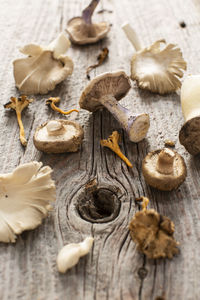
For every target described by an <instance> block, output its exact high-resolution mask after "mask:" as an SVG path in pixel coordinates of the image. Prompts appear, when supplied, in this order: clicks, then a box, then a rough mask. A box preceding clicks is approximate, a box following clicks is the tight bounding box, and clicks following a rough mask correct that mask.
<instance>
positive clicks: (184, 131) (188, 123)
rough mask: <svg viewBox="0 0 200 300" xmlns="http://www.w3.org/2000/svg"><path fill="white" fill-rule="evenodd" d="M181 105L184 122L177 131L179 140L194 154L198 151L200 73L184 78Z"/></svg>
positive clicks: (199, 142) (199, 143) (199, 145)
mask: <svg viewBox="0 0 200 300" xmlns="http://www.w3.org/2000/svg"><path fill="white" fill-rule="evenodd" d="M181 106H182V111H183V116H184V119H185V124H184V125H183V126H182V128H181V130H180V132H179V140H180V143H181V144H182V145H183V146H184V147H185V148H186V150H187V151H188V152H189V153H190V154H192V155H196V154H198V153H200V75H192V76H188V77H187V78H186V79H185V80H184V82H183V84H182V87H181Z"/></svg>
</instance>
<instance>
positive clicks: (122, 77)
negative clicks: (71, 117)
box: [79, 71, 150, 143]
mask: <svg viewBox="0 0 200 300" xmlns="http://www.w3.org/2000/svg"><path fill="white" fill-rule="evenodd" d="M130 87H131V85H130V80H129V78H128V76H127V75H126V74H125V73H124V72H123V71H118V72H113V73H104V74H101V75H99V76H97V77H96V78H94V79H93V80H92V81H91V82H90V83H89V84H88V86H87V87H86V88H85V89H84V91H83V92H82V94H81V97H80V100H79V105H80V107H81V108H83V109H87V110H89V111H91V112H94V111H96V110H98V109H100V108H103V107H106V108H107V109H108V110H109V111H110V113H111V114H112V115H113V116H114V118H115V119H117V120H118V122H119V123H120V125H121V127H122V128H123V129H124V130H125V131H126V133H127V134H128V136H129V139H130V140H131V141H132V142H135V143H137V142H139V141H141V140H143V139H144V138H145V136H146V134H147V131H148V129H149V125H150V122H149V115H148V114H145V113H144V114H140V115H136V116H134V115H133V113H132V112H130V111H129V110H128V109H126V108H125V107H123V106H121V105H120V104H119V103H118V101H119V100H120V99H122V98H123V97H124V96H125V95H126V94H127V93H128V91H129V89H130Z"/></svg>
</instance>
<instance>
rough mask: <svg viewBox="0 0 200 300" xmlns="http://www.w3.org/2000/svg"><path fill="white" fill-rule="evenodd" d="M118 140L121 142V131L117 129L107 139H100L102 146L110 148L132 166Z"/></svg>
mask: <svg viewBox="0 0 200 300" xmlns="http://www.w3.org/2000/svg"><path fill="white" fill-rule="evenodd" d="M118 142H119V133H118V132H117V131H113V133H112V135H110V136H109V138H108V139H107V140H101V141H100V143H101V146H103V147H108V148H110V149H111V150H112V151H113V152H115V153H116V154H117V155H118V156H119V157H120V158H121V159H122V160H123V161H124V162H125V163H126V164H127V166H128V167H130V168H132V167H133V165H132V163H131V162H130V161H129V160H128V158H127V157H126V156H125V155H124V154H123V153H122V152H121V150H120V148H119V145H118Z"/></svg>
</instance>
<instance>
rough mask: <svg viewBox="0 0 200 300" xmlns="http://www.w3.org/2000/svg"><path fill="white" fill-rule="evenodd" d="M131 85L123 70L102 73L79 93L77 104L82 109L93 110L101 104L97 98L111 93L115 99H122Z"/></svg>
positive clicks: (101, 106)
mask: <svg viewBox="0 0 200 300" xmlns="http://www.w3.org/2000/svg"><path fill="white" fill-rule="evenodd" d="M130 87H131V84H130V80H129V78H128V76H127V75H126V74H125V72H123V71H118V72H113V73H104V74H101V75H99V76H97V77H95V78H94V79H93V80H92V81H91V82H90V83H89V84H88V86H87V87H86V88H85V89H84V91H83V92H82V94H81V97H80V100H79V105H80V107H81V108H83V109H87V110H89V111H91V112H94V111H96V110H98V109H100V108H103V105H102V104H101V103H100V102H99V99H100V98H101V97H103V96H105V95H112V96H114V97H115V99H116V100H118V101H119V100H120V99H122V98H123V97H124V96H125V95H126V94H127V93H128V91H129V89H130Z"/></svg>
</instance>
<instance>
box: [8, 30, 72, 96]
mask: <svg viewBox="0 0 200 300" xmlns="http://www.w3.org/2000/svg"><path fill="white" fill-rule="evenodd" d="M69 46H70V41H69V40H68V39H67V37H66V36H65V35H64V34H63V33H61V34H60V35H59V36H58V38H57V39H55V40H54V41H53V42H52V43H50V44H49V46H47V47H41V46H39V45H35V44H29V45H26V46H24V47H23V48H22V49H20V51H21V52H22V53H23V54H25V55H28V57H26V58H20V59H16V60H15V61H14V62H13V66H14V78H15V84H16V87H17V88H18V89H19V90H20V91H21V92H23V93H25V94H27V95H30V94H46V93H48V92H49V91H52V90H53V89H54V88H55V86H56V85H57V84H58V83H60V82H61V81H63V80H64V79H65V78H67V76H69V75H71V74H72V72H73V62H72V60H71V58H69V57H68V56H65V55H64V53H65V52H66V51H67V49H68V48H69Z"/></svg>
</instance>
